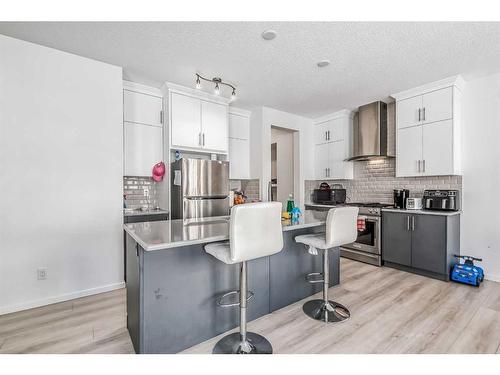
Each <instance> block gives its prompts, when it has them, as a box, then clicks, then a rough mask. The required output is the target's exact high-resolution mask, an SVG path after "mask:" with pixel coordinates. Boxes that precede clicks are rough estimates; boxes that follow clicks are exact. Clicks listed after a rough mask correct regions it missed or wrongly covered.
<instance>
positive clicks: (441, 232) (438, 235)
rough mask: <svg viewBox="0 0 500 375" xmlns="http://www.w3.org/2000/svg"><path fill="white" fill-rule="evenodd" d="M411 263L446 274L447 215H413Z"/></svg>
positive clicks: (416, 266)
mask: <svg viewBox="0 0 500 375" xmlns="http://www.w3.org/2000/svg"><path fill="white" fill-rule="evenodd" d="M412 220H414V222H413V223H412V228H413V231H412V253H411V265H412V267H415V268H420V269H422V270H426V271H431V272H437V273H441V274H446V273H447V271H448V270H446V216H438V215H412Z"/></svg>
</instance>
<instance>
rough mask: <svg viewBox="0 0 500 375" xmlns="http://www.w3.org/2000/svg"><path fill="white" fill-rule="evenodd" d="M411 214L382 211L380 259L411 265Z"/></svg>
mask: <svg viewBox="0 0 500 375" xmlns="http://www.w3.org/2000/svg"><path fill="white" fill-rule="evenodd" d="M410 219H411V215H408V214H406V213H397V212H383V213H382V259H383V260H384V261H387V262H392V263H397V264H402V265H404V266H410V265H411V233H412V232H411V231H410V229H411V227H410Z"/></svg>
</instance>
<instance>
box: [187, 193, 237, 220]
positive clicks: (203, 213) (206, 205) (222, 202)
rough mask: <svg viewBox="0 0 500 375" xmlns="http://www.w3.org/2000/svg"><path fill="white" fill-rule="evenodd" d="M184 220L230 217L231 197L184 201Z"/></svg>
mask: <svg viewBox="0 0 500 375" xmlns="http://www.w3.org/2000/svg"><path fill="white" fill-rule="evenodd" d="M183 211H184V215H183V219H184V220H191V219H200V218H206V217H213V216H228V215H229V197H226V198H217V199H189V198H184V200H183Z"/></svg>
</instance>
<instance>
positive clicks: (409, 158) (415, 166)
mask: <svg viewBox="0 0 500 375" xmlns="http://www.w3.org/2000/svg"><path fill="white" fill-rule="evenodd" d="M421 160H422V126H414V127H411V128H405V129H398V130H397V136H396V176H397V177H406V176H419V175H421V170H422V168H421V165H422V163H421V162H420V164H419V161H421ZM419 165H420V167H419Z"/></svg>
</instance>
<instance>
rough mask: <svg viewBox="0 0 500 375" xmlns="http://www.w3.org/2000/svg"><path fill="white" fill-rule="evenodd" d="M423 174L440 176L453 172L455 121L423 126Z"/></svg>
mask: <svg viewBox="0 0 500 375" xmlns="http://www.w3.org/2000/svg"><path fill="white" fill-rule="evenodd" d="M421 168H422V173H423V174H424V175H426V176H440V175H447V174H450V171H453V121H452V120H445V121H439V122H433V123H431V124H425V125H424V126H422V167H421Z"/></svg>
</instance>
